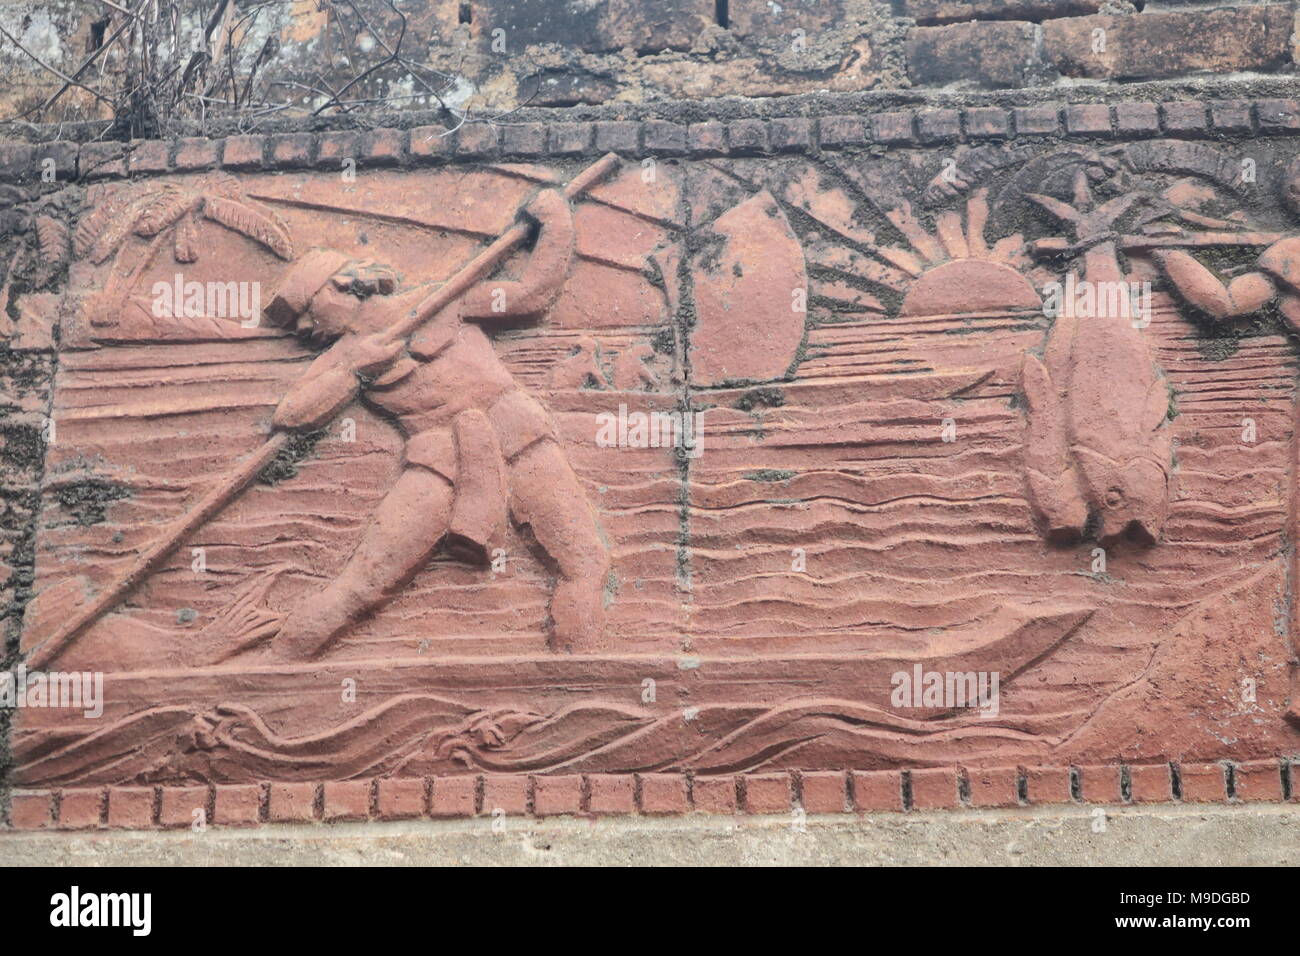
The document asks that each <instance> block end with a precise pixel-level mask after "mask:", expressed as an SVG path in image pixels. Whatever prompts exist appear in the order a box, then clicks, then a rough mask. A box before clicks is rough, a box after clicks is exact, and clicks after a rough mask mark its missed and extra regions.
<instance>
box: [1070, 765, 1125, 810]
mask: <svg viewBox="0 0 1300 956" xmlns="http://www.w3.org/2000/svg"><path fill="white" fill-rule="evenodd" d="M1079 786H1080V789H1081V790H1082V791H1083V802H1084V803H1123V802H1124V795H1123V791H1122V790H1121V788H1120V768H1119V767H1080V768H1079Z"/></svg>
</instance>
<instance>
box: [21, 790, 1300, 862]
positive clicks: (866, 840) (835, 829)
mask: <svg viewBox="0 0 1300 956" xmlns="http://www.w3.org/2000/svg"><path fill="white" fill-rule="evenodd" d="M1297 837H1300V811H1298V810H1297V808H1296V807H1294V806H1284V805H1278V804H1247V805H1241V806H1223V805H1199V806H1192V805H1188V806H1179V805H1174V804H1168V805H1162V806H1130V807H1114V808H1104V809H1103V808H1101V807H1083V806H1072V807H1046V808H1024V807H1022V808H1018V809H1004V810H955V811H931V812H917V813H907V814H902V813H880V814H867V815H851V814H832V815H824V816H823V815H816V814H810V815H808V816H807V817H802V818H791V817H788V816H786V817H776V816H771V817H726V816H713V815H706V814H692V815H690V816H670V817H608V818H603V819H599V820H583V819H575V818H572V817H551V818H547V819H545V820H533V819H522V818H506V819H497V818H492V817H485V818H477V819H473V820H409V821H404V822H397V823H375V822H371V823H339V824H334V825H331V826H328V827H324V826H318V825H317V826H312V825H306V826H303V825H271V826H265V827H260V828H254V829H248V828H244V829H221V828H209V829H208V830H207V831H205V832H203V833H194V832H193V831H190V830H184V831H161V832H144V833H141V832H130V831H117V832H98V833H13V834H8V835H5V836H0V865H4V866H87V865H99V866H103V865H116V866H132V865H136V866H211V865H212V864H213V863H215V862H219V863H220V864H222V865H224V866H253V865H276V866H311V865H315V866H330V865H335V866H338V865H351V866H355V865H358V864H366V865H377V866H393V865H402V866H427V865H439V864H451V863H455V864H457V865H514V866H528V865H550V866H557V865H600V866H617V865H725V866H753V865H795V864H801V865H858V866H861V865H890V866H900V865H934V864H942V865H945V866H990V865H991V866H999V865H1000V866H1033V865H1040V866H1041V865H1056V866H1061V865H1070V866H1080V865H1109V866H1123V867H1132V866H1134V864H1135V863H1139V864H1141V865H1143V866H1198V865H1199V866H1224V865H1253V866H1290V865H1293V864H1294V862H1295V861H1294V859H1293V856H1294V847H1295V844H1296V839H1297Z"/></svg>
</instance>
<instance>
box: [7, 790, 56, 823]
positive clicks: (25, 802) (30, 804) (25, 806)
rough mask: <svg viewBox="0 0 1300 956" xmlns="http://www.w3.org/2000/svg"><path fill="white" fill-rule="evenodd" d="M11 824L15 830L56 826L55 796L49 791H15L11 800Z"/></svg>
mask: <svg viewBox="0 0 1300 956" xmlns="http://www.w3.org/2000/svg"><path fill="white" fill-rule="evenodd" d="M9 822H10V824H11V825H12V826H13V828H14V829H15V830H44V829H47V828H49V827H52V826H54V794H53V793H52V792H50V791H49V790H15V791H14V792H13V794H12V795H11V796H10V798H9Z"/></svg>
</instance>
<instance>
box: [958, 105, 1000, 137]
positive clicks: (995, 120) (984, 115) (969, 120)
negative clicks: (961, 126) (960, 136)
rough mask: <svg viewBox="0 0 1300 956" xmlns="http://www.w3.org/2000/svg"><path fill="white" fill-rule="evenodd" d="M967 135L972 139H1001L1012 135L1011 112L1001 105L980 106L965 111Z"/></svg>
mask: <svg viewBox="0 0 1300 956" xmlns="http://www.w3.org/2000/svg"><path fill="white" fill-rule="evenodd" d="M964 119H965V123H966V135H967V136H969V137H971V138H972V139H1000V138H1003V137H1006V136H1010V135H1011V114H1010V113H1009V112H1008V111H1007V110H1004V109H1002V108H1001V107H999V106H978V107H975V108H973V109H968V110H966V111H965V116H964Z"/></svg>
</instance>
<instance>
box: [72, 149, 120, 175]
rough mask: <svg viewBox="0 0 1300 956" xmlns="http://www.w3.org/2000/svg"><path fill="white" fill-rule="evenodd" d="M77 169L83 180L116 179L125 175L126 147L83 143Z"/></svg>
mask: <svg viewBox="0 0 1300 956" xmlns="http://www.w3.org/2000/svg"><path fill="white" fill-rule="evenodd" d="M77 169H78V171H79V172H80V174H81V176H82V178H84V179H116V178H118V177H120V176H125V175H126V147H125V145H124V144H123V143H109V142H102V143H83V144H82V146H81V152H80V154H79V155H78V157H77Z"/></svg>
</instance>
